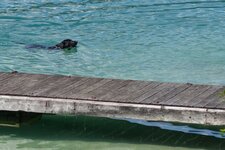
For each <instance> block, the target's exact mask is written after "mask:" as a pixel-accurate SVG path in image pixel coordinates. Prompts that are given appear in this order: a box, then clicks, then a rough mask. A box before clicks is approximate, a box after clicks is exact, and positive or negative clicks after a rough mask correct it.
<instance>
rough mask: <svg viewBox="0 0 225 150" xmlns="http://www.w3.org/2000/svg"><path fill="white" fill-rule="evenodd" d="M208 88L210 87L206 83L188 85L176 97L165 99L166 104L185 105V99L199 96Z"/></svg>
mask: <svg viewBox="0 0 225 150" xmlns="http://www.w3.org/2000/svg"><path fill="white" fill-rule="evenodd" d="M207 88H208V87H206V86H204V85H192V86H190V87H188V88H187V89H186V90H184V91H182V92H180V93H179V94H177V95H176V96H175V97H173V98H171V99H168V100H166V101H164V104H166V105H172V106H175V105H178V103H179V105H180V106H183V103H184V101H186V100H189V99H192V98H194V97H196V96H198V95H199V94H201V93H202V92H204V91H205V90H207Z"/></svg>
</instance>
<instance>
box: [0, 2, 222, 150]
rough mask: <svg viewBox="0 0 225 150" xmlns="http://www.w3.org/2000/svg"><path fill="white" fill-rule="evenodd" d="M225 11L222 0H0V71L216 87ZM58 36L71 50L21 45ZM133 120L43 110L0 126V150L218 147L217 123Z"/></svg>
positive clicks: (55, 40)
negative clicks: (26, 121) (191, 125)
mask: <svg viewBox="0 0 225 150" xmlns="http://www.w3.org/2000/svg"><path fill="white" fill-rule="evenodd" d="M224 8H225V1H223V0H215V1H214V0H211V1H209V0H173V1H170V0H113V1H110V0H48V1H47V0H21V1H14V0H1V2H0V71H7V72H9V71H12V70H17V71H19V72H28V73H47V74H64V75H82V76H94V77H110V78H121V79H137V80H154V81H168V82H192V83H201V84H221V85H224V84H225V78H224V76H225V59H224V58H225V40H224V39H225V38H224V37H225V17H224V16H225V9H224ZM66 38H71V39H74V40H78V41H79V44H78V47H77V49H76V50H72V51H60V50H55V51H49V50H42V49H26V48H25V47H26V45H29V44H42V45H46V46H52V45H55V44H56V43H58V42H60V41H61V40H63V39H66ZM85 120H91V121H89V124H88V126H86V124H85V125H84V123H83V122H85ZM93 120H94V121H93ZM136 123H140V122H138V121H136ZM136 123H132V122H127V121H116V120H112V119H98V118H86V117H80V118H79V117H78V118H76V117H75V118H73V117H72V118H70V117H69V118H67V117H66V118H64V117H60V116H58V117H57V116H56V117H48V116H45V117H44V118H43V119H42V120H41V122H39V123H38V124H36V125H34V126H28V127H27V126H26V127H22V128H20V129H11V128H0V149H4V150H5V149H16V148H17V149H38V148H40V147H41V148H43V149H52V147H54V148H55V149H61V148H64V149H109V150H112V149H113V150H114V149H116V150H118V149H125V150H126V149H129V150H130V149H131V150H133V149H153V150H155V149H156V150H157V149H160V150H161V149H162V150H163V149H182V150H186V149H216V150H217V149H225V148H224V147H225V144H224V142H225V141H224V139H223V137H224V136H223V135H219V134H218V132H215V133H214V131H218V128H217V129H210V131H208V130H207V131H204V132H203V131H201V132H200V133H199V132H197V133H192V132H191V131H190V130H187V132H185V133H184V132H180V131H186V129H184V128H183V129H180V128H179V127H177V126H173V125H172V124H169V125H168V126H169V127H168V128H169V129H170V130H171V129H174V128H175V129H176V130H178V131H170V130H166V129H160V128H159V127H160V124H161V125H162V123H158V124H156V125H155V126H152V124H150V125H149V124H146V123H145V124H144V125H143V124H142V123H140V124H139V125H138V124H136ZM86 127H87V128H86ZM200 128H203V130H204V128H205V127H200ZM207 128H208V127H207Z"/></svg>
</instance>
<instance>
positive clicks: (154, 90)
mask: <svg viewBox="0 0 225 150" xmlns="http://www.w3.org/2000/svg"><path fill="white" fill-rule="evenodd" d="M173 86H174V84H173V83H161V84H159V86H157V87H155V88H150V89H149V90H148V91H147V92H146V93H144V94H143V95H141V96H140V97H137V98H136V99H135V102H137V103H140V102H142V101H144V100H146V99H148V98H149V97H151V96H153V95H155V94H157V93H159V92H160V91H161V90H162V89H166V88H173ZM145 102H146V103H151V101H150V99H148V100H147V101H145Z"/></svg>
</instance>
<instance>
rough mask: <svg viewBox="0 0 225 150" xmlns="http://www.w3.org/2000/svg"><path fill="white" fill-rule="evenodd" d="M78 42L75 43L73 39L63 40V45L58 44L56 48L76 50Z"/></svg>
mask: <svg viewBox="0 0 225 150" xmlns="http://www.w3.org/2000/svg"><path fill="white" fill-rule="evenodd" d="M77 43H78V42H77V41H73V40H71V39H66V40H63V41H62V42H61V43H59V44H56V47H59V48H61V49H65V48H69V49H70V48H74V47H76V46H77Z"/></svg>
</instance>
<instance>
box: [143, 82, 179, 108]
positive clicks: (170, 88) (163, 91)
mask: <svg viewBox="0 0 225 150" xmlns="http://www.w3.org/2000/svg"><path fill="white" fill-rule="evenodd" d="M180 86H181V85H180V84H176V83H170V84H169V85H168V86H165V87H163V88H162V89H161V90H160V91H159V92H158V93H155V94H153V95H151V96H149V97H147V98H145V99H144V100H143V101H140V103H147V104H156V103H155V101H156V100H157V99H158V98H159V97H162V96H164V95H166V94H168V93H170V92H171V91H173V90H174V89H176V88H178V87H180Z"/></svg>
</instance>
